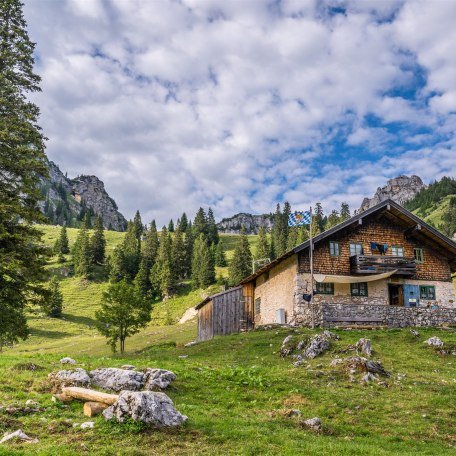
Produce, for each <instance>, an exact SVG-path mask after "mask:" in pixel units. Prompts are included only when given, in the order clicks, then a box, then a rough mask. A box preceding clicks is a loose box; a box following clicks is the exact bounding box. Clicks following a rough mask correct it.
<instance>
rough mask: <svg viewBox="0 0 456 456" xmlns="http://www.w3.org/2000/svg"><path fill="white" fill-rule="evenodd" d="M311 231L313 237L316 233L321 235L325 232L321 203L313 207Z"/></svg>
mask: <svg viewBox="0 0 456 456" xmlns="http://www.w3.org/2000/svg"><path fill="white" fill-rule="evenodd" d="M312 231H313V233H312V234H313V235H317V234H318V233H323V231H325V221H324V214H323V208H322V206H321V203H317V204H316V205H315V209H314V213H313V220H312Z"/></svg>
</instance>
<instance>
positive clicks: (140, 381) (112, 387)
mask: <svg viewBox="0 0 456 456" xmlns="http://www.w3.org/2000/svg"><path fill="white" fill-rule="evenodd" d="M89 375H90V378H91V380H92V384H93V385H95V386H99V387H100V388H103V389H106V390H109V391H116V392H118V391H122V390H129V391H139V390H140V389H142V387H143V386H144V381H145V376H144V374H143V373H142V372H137V371H134V370H127V369H117V368H115V367H106V368H101V369H95V370H93V371H91V372H90V374H89Z"/></svg>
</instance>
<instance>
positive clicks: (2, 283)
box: [0, 0, 48, 350]
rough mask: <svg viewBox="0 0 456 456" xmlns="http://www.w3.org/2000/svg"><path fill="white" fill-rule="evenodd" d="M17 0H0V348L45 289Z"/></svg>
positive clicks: (33, 122) (20, 329)
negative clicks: (31, 301)
mask: <svg viewBox="0 0 456 456" xmlns="http://www.w3.org/2000/svg"><path fill="white" fill-rule="evenodd" d="M26 27H27V25H26V22H25V19H24V17H23V13H22V3H21V1H19V0H8V1H2V2H0V246H1V248H0V290H1V292H0V350H1V347H2V346H3V345H9V344H12V343H15V342H17V340H18V339H19V338H20V339H25V338H26V337H27V335H28V330H27V322H26V318H25V306H26V303H27V300H29V299H30V298H31V297H32V296H34V297H44V296H46V295H47V294H48V291H47V290H46V287H44V286H43V284H42V282H43V281H44V280H45V278H46V277H47V273H46V271H45V269H44V265H45V254H46V251H47V250H46V249H45V248H44V246H43V245H42V244H41V232H40V230H39V229H38V228H36V227H35V226H34V224H35V223H37V222H44V220H45V219H44V217H43V216H42V215H41V212H40V210H39V207H38V201H39V200H41V199H42V194H41V192H40V190H39V185H38V184H39V179H40V176H47V173H48V172H47V168H46V164H45V160H46V157H45V154H44V137H43V135H42V133H41V129H40V127H39V126H38V124H37V122H38V117H39V109H38V107H37V106H36V105H34V104H33V103H32V102H31V101H30V99H31V97H30V94H33V93H34V92H39V91H40V88H39V82H40V77H39V76H38V75H36V74H35V73H34V72H33V64H34V61H33V51H34V47H35V45H34V43H32V42H31V41H30V39H29V37H28V34H27V30H26Z"/></svg>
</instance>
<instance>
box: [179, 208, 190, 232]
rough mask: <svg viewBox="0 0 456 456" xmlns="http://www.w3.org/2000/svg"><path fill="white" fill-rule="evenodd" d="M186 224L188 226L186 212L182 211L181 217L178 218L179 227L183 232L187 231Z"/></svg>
mask: <svg viewBox="0 0 456 456" xmlns="http://www.w3.org/2000/svg"><path fill="white" fill-rule="evenodd" d="M187 226H188V218H187V214H186V213H185V212H184V213H183V214H182V217H181V218H180V222H179V228H180V229H181V231H182V232H183V233H185V232H186V231H187Z"/></svg>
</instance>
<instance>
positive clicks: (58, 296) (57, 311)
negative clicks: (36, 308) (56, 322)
mask: <svg viewBox="0 0 456 456" xmlns="http://www.w3.org/2000/svg"><path fill="white" fill-rule="evenodd" d="M62 308H63V295H62V292H61V291H60V286H59V280H58V278H57V277H56V276H53V277H52V278H51V280H50V282H49V296H48V297H47V298H46V299H45V300H44V302H43V305H42V309H43V311H44V312H45V313H46V315H48V316H49V317H54V318H59V317H61V316H62Z"/></svg>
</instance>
